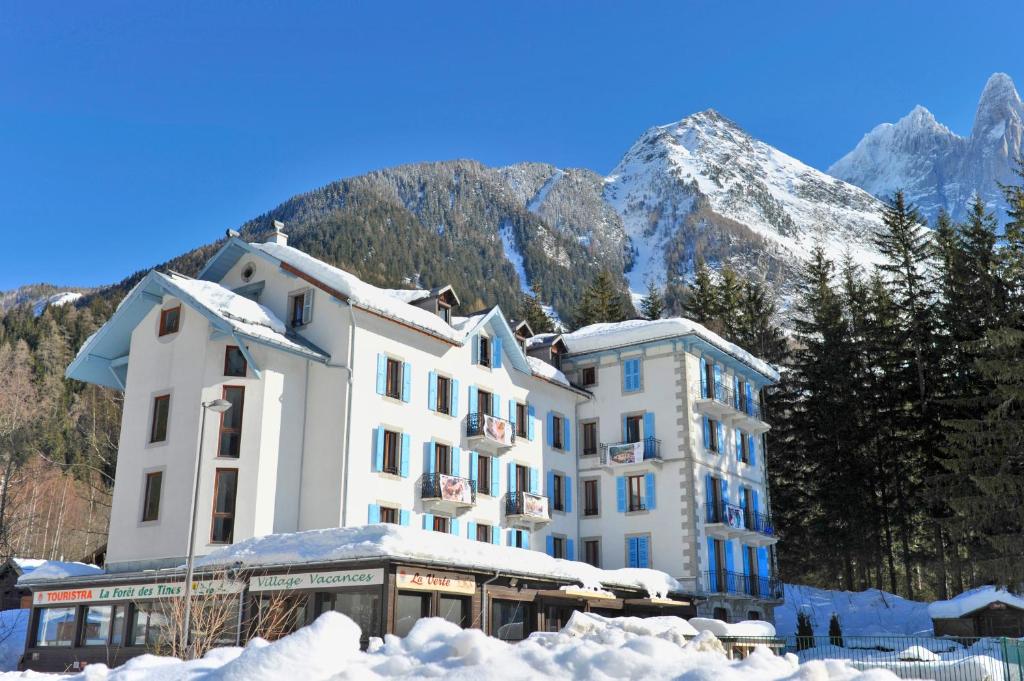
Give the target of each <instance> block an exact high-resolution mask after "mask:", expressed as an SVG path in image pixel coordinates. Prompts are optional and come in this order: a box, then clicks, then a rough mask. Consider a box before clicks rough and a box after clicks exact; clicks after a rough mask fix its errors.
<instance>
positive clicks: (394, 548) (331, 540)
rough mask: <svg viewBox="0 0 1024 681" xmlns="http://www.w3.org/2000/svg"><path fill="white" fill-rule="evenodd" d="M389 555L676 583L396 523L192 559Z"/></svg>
mask: <svg viewBox="0 0 1024 681" xmlns="http://www.w3.org/2000/svg"><path fill="white" fill-rule="evenodd" d="M382 556H391V557H396V558H410V559H417V560H428V561H436V562H440V563H448V564H451V566H452V569H454V570H457V569H458V568H459V567H464V568H481V569H486V570H495V571H499V572H506V573H507V572H513V573H515V574H520V575H531V576H536V577H557V578H560V579H566V580H571V581H576V582H579V583H580V584H581V585H582V586H583V588H585V589H594V590H603V588H604V587H605V586H613V587H614V586H619V587H630V588H639V589H643V590H645V591H647V593H648V594H649V595H650V596H652V597H655V598H664V597H666V596H667V595H668V594H669V593H670V592H673V591H678V590H680V589H681V588H682V585H681V584H680V583H679V582H677V581H676V580H675V578H673V577H671V576H669V575H667V574H665V573H664V572H660V571H658V570H649V569H646V568H622V569H619V570H601V569H599V568H595V567H593V566H591V565H588V564H586V563H580V562H578V561H574V560H562V559H560V558H552V557H551V556H548V555H547V554H544V553H540V552H538V551H530V550H527V549H519V548H515V547H512V546H497V545H494V544H486V543H484V542H479V541H474V540H470V539H464V538H462V537H456V536H454V535H450V534H442V533H440V532H428V531H426V530H420V529H417V528H412V527H402V526H400V525H390V524H379V525H359V526H355V527H339V528H330V529H325V530H310V531H307V532H290V533H284V534H272V535H267V536H265V537H256V538H253V539H246V540H245V541H242V542H239V543H237V544H233V545H231V546H226V547H224V548H222V549H218V550H217V551H214V552H212V553H210V554H208V555H206V556H203V557H202V558H199V559H198V560H197V561H196V564H197V565H200V566H227V565H232V564H234V563H236V562H240V563H242V564H243V565H245V566H271V565H290V566H294V565H296V564H300V563H314V562H322V561H334V560H346V559H355V558H375V557H382Z"/></svg>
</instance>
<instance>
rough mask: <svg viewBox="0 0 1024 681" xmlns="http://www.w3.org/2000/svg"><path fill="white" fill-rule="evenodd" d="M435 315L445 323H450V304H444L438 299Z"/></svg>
mask: <svg viewBox="0 0 1024 681" xmlns="http://www.w3.org/2000/svg"><path fill="white" fill-rule="evenodd" d="M437 316H438V317H440V318H441V319H443V320H444V322H445V324H451V323H452V307H451V305H445V304H444V303H442V302H440V301H438V303H437Z"/></svg>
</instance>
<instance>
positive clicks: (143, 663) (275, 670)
mask: <svg viewBox="0 0 1024 681" xmlns="http://www.w3.org/2000/svg"><path fill="white" fill-rule="evenodd" d="M359 634H360V632H359V627H358V626H357V625H356V624H355V623H354V622H353V621H352V620H350V619H349V618H348V617H345V616H344V615H341V614H339V613H335V612H328V613H326V614H324V615H322V616H321V617H320V618H319V619H318V620H317V621H316V622H314V623H313V624H312V625H310V626H308V627H304V628H303V629H300V630H299V631H297V632H296V633H294V634H292V635H291V636H288V637H286V638H283V639H281V640H280V641H277V642H274V643H267V642H265V641H262V640H260V639H256V640H254V641H252V642H250V643H249V644H248V645H247V646H246V647H245V648H220V649H217V650H214V651H213V652H211V653H210V654H209V655H207V656H206V657H205V658H203V659H202V660H197V661H193V662H187V663H186V662H181V661H179V660H176V659H173V658H165V657H156V656H153V655H145V656H142V657H138V658H135V659H134V660H131V661H130V662H128V663H127V664H125V665H123V666H122V667H119V668H117V669H114V670H109V669H107V667H105V666H104V665H90V666H89V667H88V668H87V669H86V670H85V671H84V672H82V673H80V674H77V675H74V676H70V677H61V678H65V679H73V680H75V681H171V680H172V679H175V680H176V679H188V680H190V681H200V680H202V681H279V680H280V679H295V680H301V681H319V680H325V681H326V680H327V679H331V680H332V681H380V680H383V679H444V680H445V681H543V680H545V679H565V680H573V681H577V680H578V681H629V680H630V679H636V680H638V681H639V680H643V681H667V680H668V679H679V680H682V679H685V680H687V681H711V680H712V679H713V680H714V681H741V680H743V681H748V680H755V679H756V680H758V681H762V680H763V681H772V680H776V679H778V680H782V679H787V680H792V681H831V680H835V681H848V680H853V679H857V680H864V681H889V680H890V679H895V678H896V677H895V676H893V675H892V674H890V673H888V672H884V671H877V670H876V671H869V672H864V673H861V672H858V671H857V670H856V669H854V668H853V667H852V666H850V665H849V664H847V663H845V662H839V661H834V660H825V661H823V660H819V661H813V662H809V663H806V664H802V665H800V664H798V661H797V659H796V657H795V656H793V655H787V656H783V657H779V656H776V655H773V654H772V653H771V652H770V651H769V650H768V649H767V648H758V649H756V650H755V651H754V652H753V653H752V654H751V655H750V656H748V657H747V658H746V659H744V660H735V661H734V660H730V659H728V658H727V657H726V655H725V654H724V652H723V648H722V645H721V643H720V642H719V641H718V639H717V638H715V637H714V635H713V634H711V633H710V632H702V633H700V634H698V635H697V636H696V637H694V636H693V630H692V629H691V628H690V627H689V625H687V623H686V622H685V620H682V619H679V618H676V617H657V618H649V619H638V618H615V619H606V618H603V617H600V616H597V615H593V614H584V613H576V614H575V615H574V616H573V618H572V619H571V620H570V621H569V623H568V624H567V625H566V627H565V629H563V630H562V631H561V632H558V633H544V634H534V635H532V636H531V637H529V638H528V639H527V640H525V641H522V642H520V643H516V644H509V643H505V642H503V641H499V640H498V639H494V638H490V637H489V636H487V635H485V634H484V633H483V632H482V631H480V630H479V629H460V628H459V627H458V626H457V625H455V624H452V623H450V622H447V621H445V620H442V619H424V620H420V621H419V622H418V623H417V624H416V626H415V627H414V628H413V630H412V631H411V632H410V633H409V635H408V636H406V637H405V638H404V639H400V638H397V637H395V636H390V635H389V636H387V637H386V638H385V639H384V640H383V641H381V640H380V639H372V640H371V642H370V648H369V650H368V651H366V652H363V651H360V649H359ZM56 678H58V677H57V676H56V675H47V674H38V673H31V672H28V673H25V674H24V675H21V674H13V673H12V674H0V681H9V680H13V679H56Z"/></svg>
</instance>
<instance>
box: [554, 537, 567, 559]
mask: <svg viewBox="0 0 1024 681" xmlns="http://www.w3.org/2000/svg"><path fill="white" fill-rule="evenodd" d="M551 557H552V558H565V537H552V538H551Z"/></svg>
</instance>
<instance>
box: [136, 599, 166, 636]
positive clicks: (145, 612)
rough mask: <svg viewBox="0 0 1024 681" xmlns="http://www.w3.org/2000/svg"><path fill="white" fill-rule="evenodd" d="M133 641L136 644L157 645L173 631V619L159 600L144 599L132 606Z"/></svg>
mask: <svg viewBox="0 0 1024 681" xmlns="http://www.w3.org/2000/svg"><path fill="white" fill-rule="evenodd" d="M132 607H133V609H134V611H135V617H134V618H133V620H132V634H131V643H132V645H136V646H145V645H148V646H156V645H158V644H161V643H164V642H165V641H166V640H167V637H168V636H169V635H170V633H171V621H170V618H168V616H167V614H165V613H164V611H163V608H162V607H161V603H160V602H159V601H142V602H140V603H136V604H135V605H134V606H132Z"/></svg>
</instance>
